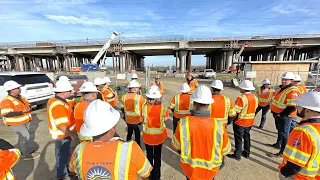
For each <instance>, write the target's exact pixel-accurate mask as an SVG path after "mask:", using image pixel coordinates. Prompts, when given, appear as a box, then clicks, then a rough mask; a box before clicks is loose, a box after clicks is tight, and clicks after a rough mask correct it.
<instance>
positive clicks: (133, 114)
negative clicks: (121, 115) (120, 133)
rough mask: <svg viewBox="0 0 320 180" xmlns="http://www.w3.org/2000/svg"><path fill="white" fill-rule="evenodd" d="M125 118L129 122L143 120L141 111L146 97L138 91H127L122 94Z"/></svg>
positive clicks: (136, 122) (135, 122)
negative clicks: (137, 92)
mask: <svg viewBox="0 0 320 180" xmlns="http://www.w3.org/2000/svg"><path fill="white" fill-rule="evenodd" d="M122 102H123V108H124V111H125V120H126V122H127V123H129V124H139V123H140V122H141V117H140V116H141V111H142V106H143V104H145V103H146V99H145V98H144V97H143V96H141V95H139V94H136V93H127V94H125V95H123V96H122Z"/></svg>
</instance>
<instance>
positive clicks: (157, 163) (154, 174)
mask: <svg viewBox="0 0 320 180" xmlns="http://www.w3.org/2000/svg"><path fill="white" fill-rule="evenodd" d="M146 150H147V158H148V160H149V162H150V164H151V165H152V167H153V169H152V171H151V174H150V176H149V179H150V180H159V179H160V177H161V170H160V169H161V151H162V144H159V145H156V146H151V145H148V144H146Z"/></svg>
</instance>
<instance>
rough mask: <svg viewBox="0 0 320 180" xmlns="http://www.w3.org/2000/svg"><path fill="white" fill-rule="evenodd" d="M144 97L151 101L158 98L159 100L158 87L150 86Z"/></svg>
mask: <svg viewBox="0 0 320 180" xmlns="http://www.w3.org/2000/svg"><path fill="white" fill-rule="evenodd" d="M146 96H147V97H148V98H151V99H158V98H161V96H162V95H161V93H160V90H159V88H158V86H155V85H154V86H151V87H150V89H149V90H148V91H147V93H146Z"/></svg>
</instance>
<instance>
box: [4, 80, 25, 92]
mask: <svg viewBox="0 0 320 180" xmlns="http://www.w3.org/2000/svg"><path fill="white" fill-rule="evenodd" d="M21 86H22V85H21V84H18V83H17V82H15V81H12V80H10V81H7V82H5V83H4V84H3V88H4V90H6V91H10V90H12V89H16V88H19V87H21Z"/></svg>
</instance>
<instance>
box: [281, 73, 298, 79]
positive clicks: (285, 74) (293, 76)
mask: <svg viewBox="0 0 320 180" xmlns="http://www.w3.org/2000/svg"><path fill="white" fill-rule="evenodd" d="M281 78H282V79H292V80H293V79H295V78H296V77H295V75H294V74H293V73H292V72H285V73H283V74H282V76H281Z"/></svg>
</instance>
